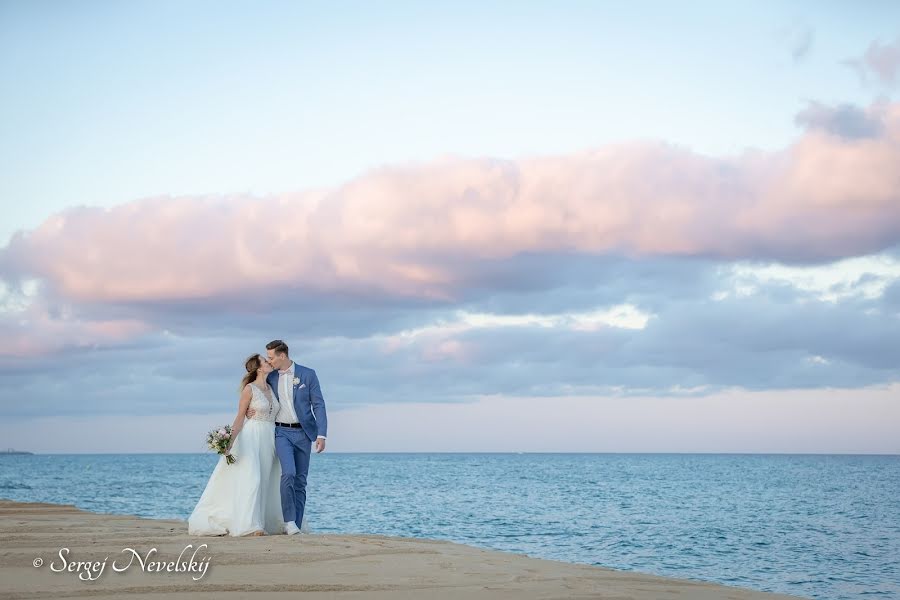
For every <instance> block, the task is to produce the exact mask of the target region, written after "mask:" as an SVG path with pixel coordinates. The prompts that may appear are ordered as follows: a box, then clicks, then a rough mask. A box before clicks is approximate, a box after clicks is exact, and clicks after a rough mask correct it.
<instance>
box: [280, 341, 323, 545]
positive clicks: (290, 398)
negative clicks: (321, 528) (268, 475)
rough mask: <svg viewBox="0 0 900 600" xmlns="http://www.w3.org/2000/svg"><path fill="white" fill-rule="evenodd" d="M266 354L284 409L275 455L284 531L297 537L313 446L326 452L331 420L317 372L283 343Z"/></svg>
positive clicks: (282, 408) (282, 409)
mask: <svg viewBox="0 0 900 600" xmlns="http://www.w3.org/2000/svg"><path fill="white" fill-rule="evenodd" d="M266 354H267V355H268V358H269V364H271V365H272V366H273V367H275V368H276V369H277V371H272V372H271V373H269V377H268V379H267V382H268V384H269V385H271V386H272V389H273V390H275V396H276V397H277V398H278V402H279V404H280V405H281V408H280V410H279V411H278V414H277V415H275V453H276V454H278V462H280V463H281V512H282V515H283V516H284V523H285V527H284V531H285V533H287V534H288V535H293V534H295V533H299V532H300V526H302V525H303V509H304V508H305V507H306V475H307V473H308V472H309V454H310V444H312V442H313V441H315V443H316V452H317V453H318V452H322V451H323V450H325V436H326V432H327V430H328V419H327V417H326V416H325V399H324V398H323V397H322V390H321V388H320V387H319V378H318V377H317V376H316V372H315V371H314V370H313V369H310V368H308V367H304V366H302V365H298V364H297V363H295V362H293V361H292V360H291V359H290V357H289V356H288V347H287V344H285V343H284V342H282V341H281V340H274V341H271V342H269V343H268V344H266Z"/></svg>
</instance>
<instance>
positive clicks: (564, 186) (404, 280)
mask: <svg viewBox="0 0 900 600" xmlns="http://www.w3.org/2000/svg"><path fill="white" fill-rule="evenodd" d="M867 114H868V119H869V120H860V119H859V118H857V117H858V114H857V113H856V112H854V111H853V110H849V109H847V108H846V107H839V108H838V109H835V110H832V111H831V112H829V110H828V109H824V108H823V107H821V106H815V107H813V108H810V109H807V110H806V111H804V113H802V114H801V116H800V117H798V118H799V119H800V121H801V122H803V123H806V124H809V125H810V128H809V130H808V131H807V132H806V133H804V134H803V135H802V136H801V138H800V139H799V140H798V141H797V142H796V143H795V144H793V145H792V146H790V147H789V148H787V149H785V150H784V151H781V152H776V153H771V154H765V153H760V152H748V153H746V154H744V155H742V156H739V157H735V158H731V159H713V158H709V157H705V156H701V155H697V154H695V153H692V152H690V151H689V150H687V149H684V148H680V147H675V146H670V145H666V144H662V143H634V144H621V145H614V146H609V147H604V148H599V149H596V150H591V151H585V152H581V153H578V154H573V155H568V156H555V157H534V158H525V159H521V160H517V161H506V160H489V159H471V160H468V159H460V158H448V159H444V160H440V161H436V162H432V163H426V164H411V165H400V166H393V167H385V168H382V169H377V170H375V171H372V172H369V173H367V174H365V175H363V176H361V177H359V178H357V179H355V180H353V181H351V182H349V183H347V184H345V185H343V186H341V187H339V188H336V189H333V190H328V191H324V192H321V191H320V192H309V193H298V194H283V195H273V196H265V197H250V196H227V197H210V196H204V197H158V198H147V199H142V200H136V201H133V202H129V203H126V204H124V205H121V206H117V207H114V208H110V209H100V208H74V209H70V210H67V211H65V212H63V213H60V214H58V215H56V216H54V217H53V218H51V219H49V220H48V221H46V222H45V223H43V224H42V225H41V226H40V227H38V228H37V229H35V230H33V231H28V232H19V233H18V234H16V235H15V236H14V237H13V238H12V239H11V241H10V243H9V245H8V246H7V247H6V248H5V249H3V250H2V251H0V274H2V277H3V279H5V280H6V281H7V282H8V283H9V284H10V285H14V284H15V282H17V281H20V280H26V279H38V280H40V281H41V282H43V284H44V286H45V288H46V290H47V293H48V294H49V295H50V296H52V297H54V298H59V299H62V300H66V301H71V302H79V303H90V302H100V303H108V304H115V303H172V304H180V303H183V304H185V305H187V306H190V305H191V303H196V304H201V305H203V306H204V307H206V309H209V308H210V306H211V305H212V306H214V307H227V308H234V309H239V308H241V307H244V308H246V309H260V308H264V307H266V306H270V305H271V299H273V298H277V297H278V296H279V294H288V295H291V296H292V297H294V298H298V299H299V300H298V301H300V302H309V303H321V302H351V303H352V302H354V301H362V300H363V299H364V301H365V302H375V303H379V302H388V303H390V302H403V301H420V302H454V301H456V300H458V299H460V298H462V297H464V296H465V295H466V294H467V293H470V292H471V291H472V290H473V289H475V288H485V287H496V286H505V285H529V283H528V280H527V278H526V279H520V280H518V281H517V280H515V279H513V280H510V279H508V278H505V277H502V276H501V277H499V278H498V279H495V280H486V279H485V276H486V275H488V273H487V272H485V271H484V270H482V269H479V267H478V265H480V264H481V263H484V262H487V263H493V264H495V265H499V268H498V271H502V270H503V266H502V265H503V262H504V261H506V260H510V259H513V258H515V257H517V256H520V255H523V254H531V255H541V254H553V253H569V254H576V255H609V254H621V255H625V256H633V257H653V256H682V257H712V258H718V259H724V260H734V259H742V258H758V259H770V260H779V261H784V262H816V261H828V260H833V259H836V258H841V257H845V256H854V255H860V254H868V253H872V252H877V251H879V250H881V249H883V248H885V247H887V246H889V245H892V244H894V243H896V242H897V241H900V201H898V200H900V199H898V190H900V170H898V169H896V168H895V167H896V165H897V164H900V144H898V140H900V104H893V105H885V106H881V107H879V108H878V109H877V110H875V109H872V110H871V111H870V112H869V113H867ZM848 123H849V125H848ZM861 123H864V124H867V125H868V126H869V128H868V129H867V130H865V131H866V133H867V134H868V135H867V137H865V138H864V139H859V136H858V135H857V136H856V137H853V138H852V139H848V138H847V136H846V135H835V134H834V132H835V128H836V127H837V130H839V131H840V132H841V133H842V134H846V133H847V132H848V131H853V132H855V133H857V134H858V133H860V131H861V130H860V127H861ZM835 124H837V125H835ZM863 129H864V128H863Z"/></svg>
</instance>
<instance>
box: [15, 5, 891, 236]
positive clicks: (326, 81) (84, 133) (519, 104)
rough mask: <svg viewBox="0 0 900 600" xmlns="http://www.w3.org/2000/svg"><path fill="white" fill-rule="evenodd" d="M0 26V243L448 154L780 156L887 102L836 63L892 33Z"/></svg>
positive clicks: (151, 18) (155, 9)
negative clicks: (802, 134)
mask: <svg viewBox="0 0 900 600" xmlns="http://www.w3.org/2000/svg"><path fill="white" fill-rule="evenodd" d="M2 6H3V8H2V11H3V19H2V23H0V27H2V36H0V44H2V46H0V48H2V52H0V72H2V76H3V88H4V89H5V90H7V92H6V93H4V94H3V98H2V100H0V103H2V110H3V114H4V115H6V118H5V119H4V120H3V122H2V136H0V161H2V164H3V169H4V171H5V175H4V177H2V179H0V197H2V198H3V199H4V201H3V207H4V212H5V213H6V218H4V220H3V222H4V223H3V226H2V229H0V239H8V237H9V236H10V235H11V233H12V232H13V231H15V230H17V229H19V228H28V227H34V226H36V225H38V224H39V223H40V222H41V221H43V220H44V219H46V218H47V217H48V216H49V215H50V214H52V213H53V212H55V211H58V210H60V209H62V208H65V207H67V206H71V205H77V204H87V205H103V206H108V205H114V204H118V203H121V202H124V201H128V200H131V199H135V198H140V197H145V196H151V195H157V194H203V193H210V192H219V193H224V192H251V193H267V192H279V191H284V190H291V189H303V188H307V187H312V186H331V185H336V184H339V183H341V182H343V181H346V180H347V179H349V178H351V177H354V176H357V175H359V174H361V173H363V172H365V171H366V170H367V169H370V168H373V167H376V166H379V165H382V164H393V163H397V162H401V161H416V160H427V159H430V158H432V157H435V156H438V155H441V154H445V153H458V154H462V155H466V156H499V157H507V158H515V157H519V156H523V155H534V154H556V153H564V152H570V151H577V150H581V149H584V148H590V147H594V146H597V145H602V144H604V143H608V142H613V141H619V140H630V139H636V138H651V139H663V140H667V141H669V142H672V143H677V144H683V145H686V146H689V147H691V148H693V149H694V150H696V151H697V152H702V153H709V154H715V155H720V154H724V153H735V152H740V151H741V150H743V149H744V148H747V147H753V148H762V149H774V148H779V147H782V146H783V145H785V144H786V143H788V142H789V141H790V140H791V139H792V138H793V137H795V136H796V135H797V132H798V129H797V126H796V125H795V123H794V115H795V114H796V113H797V112H798V111H799V110H801V109H802V108H803V106H804V105H805V102H806V101H807V100H809V99H815V100H817V101H820V102H824V103H837V102H856V103H867V102H868V101H870V100H871V98H872V97H874V96H875V95H877V94H879V93H883V92H882V90H880V89H877V88H873V89H866V88H864V87H863V86H861V85H860V84H859V82H858V79H857V77H856V75H855V74H854V73H853V71H852V70H851V69H850V68H848V67H846V66H845V65H843V64H841V61H843V60H845V59H848V58H853V57H856V56H858V55H860V54H861V53H862V51H863V50H864V49H865V48H866V47H867V46H868V45H869V44H870V43H871V42H872V41H874V40H878V39H880V40H882V41H885V42H888V41H891V40H892V39H893V38H894V37H895V36H896V35H897V31H896V29H897V27H896V25H895V24H896V23H897V22H898V21H900V7H897V5H896V4H894V3H890V2H883V3H874V2H873V3H868V4H867V5H866V7H865V8H863V7H860V6H858V5H851V4H849V3H840V2H807V3H797V2H791V3H786V2H753V3H749V2H748V3H744V4H743V5H742V4H740V3H721V2H689V3H682V4H679V5H675V4H672V3H666V2H655V3H654V2H650V3H647V2H643V3H642V2H635V3H608V2H607V3H604V2H582V3H574V2H573V3H563V4H556V3H546V2H516V3H502V2H500V3H496V2H495V3H484V2H453V3H443V4H439V3H403V2H395V3H380V4H379V5H377V6H376V5H374V4H372V3H365V2H360V3H341V2H338V3H328V4H326V3H317V4H310V3H294V2H286V3H268V2H263V3H256V4H253V5H251V4H248V3H234V2H187V3H185V2H130V3H127V4H125V5H116V4H114V3H111V2H77V3H69V4H67V5H66V6H60V5H59V4H56V3H50V2H4V3H3V5H2ZM806 40H808V42H807V41H806ZM806 45H808V50H807V51H806V53H805V54H804V55H803V56H802V57H801V58H799V59H795V58H794V56H793V52H794V50H795V49H797V48H802V47H804V46H806Z"/></svg>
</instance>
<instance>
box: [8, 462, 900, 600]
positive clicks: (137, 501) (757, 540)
mask: <svg viewBox="0 0 900 600" xmlns="http://www.w3.org/2000/svg"><path fill="white" fill-rule="evenodd" d="M216 460H217V457H216V456H215V455H214V454H211V453H207V454H95V455H90V454H74V455H62V454H43V455H42V454H37V455H5V456H4V455H0V497H2V498H7V499H10V500H19V501H40V502H56V503H65V504H74V505H75V506H77V507H79V508H83V509H86V510H89V511H95V512H101V513H115V514H129V515H138V516H142V517H154V518H166V519H173V518H174V519H184V520H186V519H187V517H188V515H189V514H190V513H191V510H192V509H193V507H194V505H195V503H196V502H197V500H198V498H199V497H200V494H201V492H202V491H203V488H204V486H205V484H206V481H207V479H208V477H209V475H210V473H211V472H212V470H213V467H214V466H215V462H216ZM307 491H308V502H307V509H306V515H307V519H308V520H309V525H310V527H311V529H312V530H313V532H314V533H350V534H382V535H396V536H406V537H418V538H432V539H443V540H450V541H454V542H460V543H463V544H469V545H472V546H478V547H481V548H490V549H494V550H500V551H503V552H515V553H519V554H527V555H529V556H533V557H538V558H547V559H554V560H562V561H568V562H574V563H584V564H591V565H600V566H603V567H609V568H613V569H623V570H626V571H639V572H642V573H652V574H656V575H663V576H668V577H678V578H682V579H693V580H700V581H710V582H716V583H721V584H725V585H732V586H739V587H744V588H752V589H756V590H762V591H769V592H780V593H786V594H792V595H795V596H801V597H806V598H823V599H828V600H850V599H854V600H857V599H863V598H866V599H871V598H898V599H900V456H897V455H845V454H842V455H822V454H798V455H793V454H615V453H613V454H543V453H522V454H465V453H463V454H445V453H436V454H428V453H422V454H419V453H410V454H401V453H384V454H368V453H360V454H352V453H346V454H345V453H327V452H326V453H323V454H318V455H316V454H314V455H313V457H312V461H311V464H310V471H309V482H308V486H307Z"/></svg>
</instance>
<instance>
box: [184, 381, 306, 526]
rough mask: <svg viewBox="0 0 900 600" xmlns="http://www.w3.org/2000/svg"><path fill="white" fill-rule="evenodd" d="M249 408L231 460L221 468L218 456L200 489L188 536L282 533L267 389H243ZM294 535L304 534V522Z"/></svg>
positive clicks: (273, 404)
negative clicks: (246, 391)
mask: <svg viewBox="0 0 900 600" xmlns="http://www.w3.org/2000/svg"><path fill="white" fill-rule="evenodd" d="M248 385H249V386H250V388H251V392H252V396H251V399H250V408H252V409H253V410H255V411H256V413H255V414H254V415H253V417H252V418H249V419H246V420H245V421H244V426H243V427H242V428H241V430H240V431H239V432H238V435H237V437H236V438H235V439H234V443H233V444H232V447H231V454H232V455H233V456H234V457H235V458H236V459H237V460H236V462H235V463H234V464H230V465H229V464H227V463H226V461H225V457H224V456H220V457H219V462H218V463H216V468H215V469H214V470H213V472H212V475H211V476H210V478H209V481H208V482H207V483H206V489H204V490H203V494H202V495H201V496H200V500H199V501H198V502H197V506H196V507H195V508H194V511H193V512H192V513H191V516H190V517H188V533H189V534H190V535H231V536H242V535H247V534H250V533H254V532H259V531H264V532H265V533H268V534H277V533H283V532H284V519H282V516H281V491H280V483H281V463H279V462H278V457H277V456H276V455H275V415H277V414H278V409H279V404H278V399H277V398H275V393H274V392H273V391H272V388H271V386H269V385H266V391H265V392H264V391H263V390H262V389H261V388H259V387H257V386H256V384H254V383H249V384H248ZM300 530H301V531H303V532H308V531H309V527H308V525H307V523H306V517H305V516H304V517H303V523H302V524H301V525H300Z"/></svg>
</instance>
